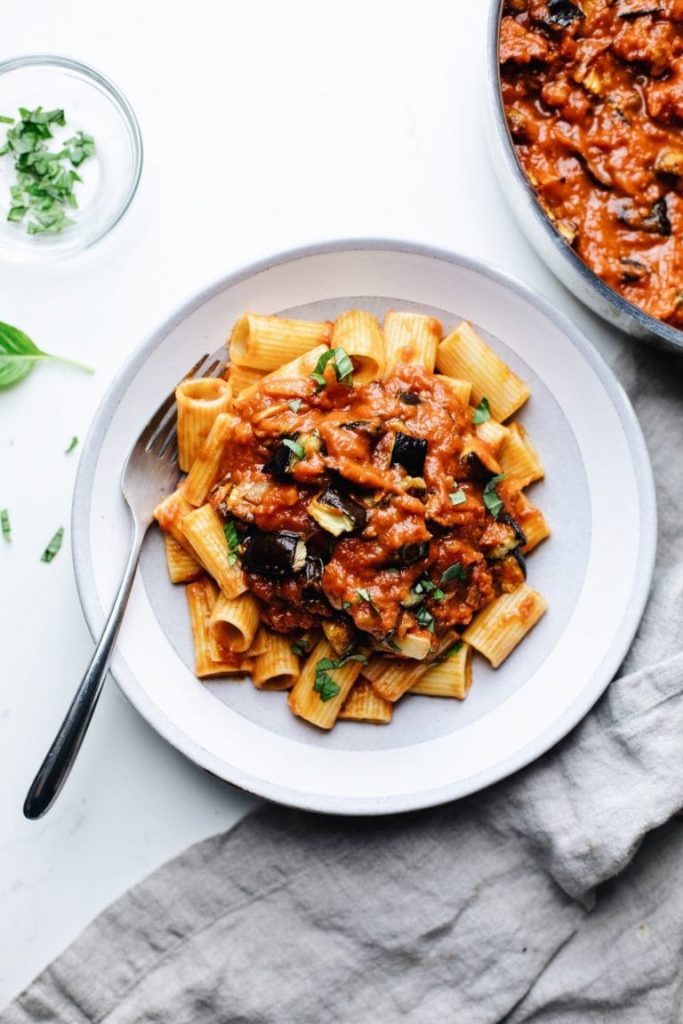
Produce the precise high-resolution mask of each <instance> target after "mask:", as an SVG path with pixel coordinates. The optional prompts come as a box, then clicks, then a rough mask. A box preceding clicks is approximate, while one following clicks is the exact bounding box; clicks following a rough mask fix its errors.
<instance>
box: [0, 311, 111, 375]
mask: <svg viewBox="0 0 683 1024" xmlns="http://www.w3.org/2000/svg"><path fill="white" fill-rule="evenodd" d="M46 359H48V360H54V361H56V362H61V363H67V364H68V365H69V366H76V367H78V369H79V370H85V372H86V373H94V370H92V369H91V368H90V367H89V366H84V365H83V363H77V362H75V360H73V359H65V358H64V357H63V356H53V355H50V354H49V353H48V352H42V351H41V350H40V349H39V348H38V346H37V345H35V344H34V343H33V342H32V341H31V339H30V338H29V336H28V335H27V334H24V332H23V331H20V330H19V328H18V327H12V326H11V325H10V324H5V323H2V322H0V390H3V389H4V388H11V387H12V386H13V385H14V384H18V383H19V381H20V380H23V379H24V377H27V376H28V374H29V373H30V372H31V370H32V369H33V368H34V366H35V365H36V363H37V362H40V361H41V360H46Z"/></svg>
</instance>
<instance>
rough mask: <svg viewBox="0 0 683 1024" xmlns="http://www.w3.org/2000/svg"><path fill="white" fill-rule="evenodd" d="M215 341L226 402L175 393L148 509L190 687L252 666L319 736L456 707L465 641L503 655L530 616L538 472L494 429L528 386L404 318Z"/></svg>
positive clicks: (347, 316) (434, 324) (462, 342)
mask: <svg viewBox="0 0 683 1024" xmlns="http://www.w3.org/2000/svg"><path fill="white" fill-rule="evenodd" d="M232 345H233V346H235V345H236V346H237V358H238V365H237V366H235V365H234V364H233V365H232V366H231V368H230V369H229V371H228V372H227V377H228V381H229V385H230V386H229V387H228V388H227V390H223V389H221V388H220V387H217V388H216V387H210V388H205V389H204V388H201V387H197V388H193V387H192V386H191V382H190V383H189V385H188V382H184V383H183V384H182V385H181V386H180V389H179V392H180V393H179V398H182V399H183V405H182V415H183V433H182V436H181V439H180V440H181V446H182V444H183V439H184V438H187V442H186V445H187V449H186V450H185V451H181V456H182V459H183V464H184V465H185V467H186V468H187V470H188V475H187V477H186V478H185V479H184V480H183V482H181V484H180V485H179V487H178V488H177V490H176V491H175V492H174V493H173V494H172V495H170V496H169V497H168V498H166V499H165V500H164V501H163V502H162V503H161V504H160V505H159V507H158V509H157V510H156V513H155V515H156V518H157V520H158V522H159V525H160V526H161V528H162V529H163V530H164V531H165V534H166V536H167V538H168V541H167V547H166V550H167V559H168V564H169V574H170V577H171V580H172V581H174V582H176V581H177V582H185V583H186V584H187V591H188V602H189V608H190V612H191V624H192V633H193V638H194V643H195V655H196V666H197V675H198V676H200V677H201V678H205V677H206V678H212V677H214V676H226V675H232V674H238V675H240V674H244V673H245V672H251V673H252V679H253V682H254V685H255V686H256V687H257V688H258V689H263V690H276V691H280V690H282V691H285V690H287V691H289V697H288V701H289V706H290V708H291V710H292V711H293V713H294V714H296V715H298V716H300V717H301V718H304V719H306V720H307V721H308V722H310V723H311V724H313V725H316V726H318V727H319V728H322V729H330V728H332V726H333V725H334V724H335V722H336V721H337V720H344V721H351V722H371V723H374V724H385V723H388V722H390V721H391V717H392V713H393V707H394V704H395V703H396V702H397V701H398V700H400V699H402V698H403V697H404V695H405V694H407V693H410V694H413V695H423V696H431V697H434V696H441V697H451V698H456V699H458V700H463V699H464V698H465V697H466V695H467V692H468V691H469V688H470V685H471V682H472V653H473V651H477V652H479V653H480V654H482V655H483V656H485V657H486V658H488V660H489V661H490V662H491V664H492V665H494V666H497V665H499V664H500V663H501V662H502V661H503V660H504V658H506V657H507V656H508V655H509V654H510V652H511V651H512V650H513V649H514V647H515V646H516V645H517V644H518V643H519V642H520V641H521V640H522V639H523V637H524V636H525V635H526V634H527V633H528V632H529V630H530V629H531V628H532V627H533V626H534V625H535V624H536V622H538V620H539V619H540V618H541V616H542V615H543V613H544V612H545V610H546V602H545V600H544V598H543V597H542V595H541V594H539V593H538V592H537V591H535V590H533V589H532V588H531V587H530V586H529V585H528V584H527V582H526V563H525V553H526V552H528V551H529V550H531V548H532V547H535V546H536V544H538V543H540V541H541V540H543V539H544V538H545V537H547V536H548V533H549V529H548V525H547V523H546V521H545V519H544V517H543V514H542V512H541V511H540V509H538V508H536V507H535V506H534V505H533V504H532V502H531V501H530V500H529V498H528V497H527V495H526V493H525V488H527V487H528V486H529V485H530V484H531V483H532V482H533V481H535V480H538V479H539V478H541V477H542V476H543V466H542V463H541V459H540V456H539V454H538V452H537V451H536V449H535V448H534V447H533V445H532V444H531V441H530V440H529V439H528V438H527V435H526V433H525V431H524V429H523V427H521V425H520V424H518V423H516V422H512V423H509V424H508V425H504V424H503V423H502V422H501V421H502V420H503V419H507V418H509V417H510V416H512V415H513V414H514V413H516V412H517V410H518V409H519V407H520V405H521V404H522V403H523V402H525V401H526V399H527V398H528V397H529V390H528V388H527V386H526V384H525V383H524V382H523V381H522V380H520V378H519V377H517V375H516V374H514V373H513V372H512V370H511V369H510V368H509V367H508V366H506V365H505V363H503V362H502V360H501V359H500V358H499V357H498V356H497V355H496V354H495V353H494V352H493V350H492V349H491V348H490V347H489V346H488V345H487V343H486V342H485V341H484V340H483V339H482V338H480V337H479V336H478V335H477V333H476V332H475V330H474V329H473V327H472V325H471V324H467V323H463V324H460V325H459V326H458V327H456V328H455V330H454V331H452V332H451V333H450V334H449V335H448V336H447V337H445V338H444V332H443V328H442V325H441V324H440V323H439V321H438V320H436V319H434V318H433V317H426V316H422V315H420V314H416V313H402V312H400V311H399V312H394V311H392V312H390V313H388V314H387V317H386V319H385V321H384V324H380V323H379V322H378V321H377V320H376V318H375V317H374V316H372V314H370V313H369V312H367V311H364V310H350V311H348V312H346V313H343V314H342V315H341V316H340V317H338V318H337V320H336V321H335V322H334V323H331V324H330V323H313V322H311V323H308V322H306V321H300V320H285V319H280V318H277V317H267V316H260V315H256V314H245V315H244V316H243V317H241V318H240V319H239V321H238V322H237V325H236V327H235V330H234V332H233V337H232ZM278 351H279V352H280V353H281V358H278ZM287 360H288V361H287ZM252 364H253V365H252ZM244 368H246V370H248V371H249V372H247V373H245V372H244ZM236 371H237V372H236ZM188 394H191V395H192V401H191V402H187V401H185V398H186V396H187V395H188ZM217 395H220V401H219V402H217V401H216V397H217ZM470 401H471V402H472V403H476V404H470ZM193 417H195V418H196V422H193Z"/></svg>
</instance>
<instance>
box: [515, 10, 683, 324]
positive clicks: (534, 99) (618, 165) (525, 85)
mask: <svg viewBox="0 0 683 1024" xmlns="http://www.w3.org/2000/svg"><path fill="white" fill-rule="evenodd" d="M500 61H501V80H502V92H503V102H504V106H505V111H506V115H507V120H508V124H509V127H510V131H511V133H512V138H513V140H514V143H515V147H516V151H517V154H518V157H519V160H520V163H521V165H522V167H523V169H524V171H525V173H526V175H527V177H528V179H529V181H530V183H531V184H532V186H533V187H534V189H535V190H536V193H537V194H538V197H539V200H540V202H541V204H542V206H543V208H544V209H545V211H546V212H547V214H548V216H549V217H550V219H551V220H552V221H553V222H554V224H555V226H556V228H557V230H558V231H559V232H560V233H561V234H562V235H563V237H564V238H565V239H566V241H567V242H568V244H570V245H572V246H573V247H574V249H575V250H576V252H577V253H578V254H579V256H580V257H581V258H582V259H583V260H584V261H585V262H586V263H587V264H588V266H589V267H591V269H592V270H594V271H595V273H596V274H597V275H598V276H599V277H601V278H602V280H603V281H605V283H606V284H608V285H610V286H611V287H612V288H614V289H615V291H617V292H619V293H620V294H621V295H623V296H624V298H625V299H627V300H628V301H629V302H632V303H633V304H634V305H636V306H639V307H640V308H641V309H643V310H645V312H647V313H650V314H651V315H652V316H655V317H658V318H659V319H661V320H664V321H666V322H668V323H670V324H672V325H673V326H675V327H679V328H680V327H683V193H682V191H681V183H682V182H683V136H682V134H681V127H682V125H683V0H577V2H571V0H549V2H544V0H506V2H505V5H504V11H503V19H502V23H501V31H500Z"/></svg>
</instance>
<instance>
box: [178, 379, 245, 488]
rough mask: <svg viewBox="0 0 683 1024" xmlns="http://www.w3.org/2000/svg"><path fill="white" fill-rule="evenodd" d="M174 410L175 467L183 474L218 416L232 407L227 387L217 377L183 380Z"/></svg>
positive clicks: (224, 382) (229, 391) (230, 393)
mask: <svg viewBox="0 0 683 1024" xmlns="http://www.w3.org/2000/svg"><path fill="white" fill-rule="evenodd" d="M175 398H176V406H177V409H178V465H179V466H180V468H181V469H182V470H183V472H184V473H187V471H188V470H189V469H190V467H191V466H192V463H193V462H194V460H195V459H196V458H197V454H198V452H199V449H200V448H201V446H202V445H203V443H204V441H205V440H206V438H207V436H208V434H209V431H210V430H211V427H212V426H213V424H214V422H215V420H216V417H217V416H218V415H219V413H222V412H227V411H228V409H229V408H230V407H231V405H232V392H231V390H230V386H229V385H228V383H227V382H226V381H224V380H223V379H222V378H221V377H202V378H200V379H199V380H184V381H183V382H182V383H181V384H179V385H178V387H177V388H176V390H175Z"/></svg>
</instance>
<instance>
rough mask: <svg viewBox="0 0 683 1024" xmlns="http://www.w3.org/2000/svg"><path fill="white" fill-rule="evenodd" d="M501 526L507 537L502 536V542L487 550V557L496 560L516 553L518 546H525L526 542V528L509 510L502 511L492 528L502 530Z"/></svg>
mask: <svg viewBox="0 0 683 1024" xmlns="http://www.w3.org/2000/svg"><path fill="white" fill-rule="evenodd" d="M501 526H502V527H503V528H504V530H505V537H504V538H501V539H500V543H498V544H497V545H496V546H495V547H494V548H491V550H490V551H488V552H487V557H488V558H489V559H492V560H493V561H496V562H497V561H500V560H502V559H503V558H507V557H508V555H511V554H514V552H515V551H516V549H517V548H519V547H524V545H525V544H526V534H525V533H524V530H523V529H522V527H521V526H520V525H519V523H518V522H517V521H516V520H515V519H513V518H512V516H511V515H510V514H509V513H508V512H501V513H500V515H499V516H498V518H497V520H496V523H495V526H494V527H490V528H491V529H498V530H500V527H501Z"/></svg>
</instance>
